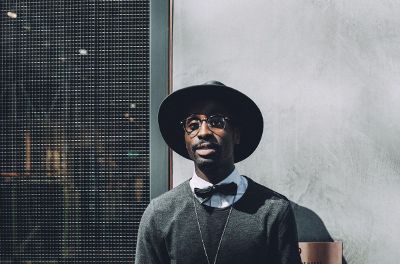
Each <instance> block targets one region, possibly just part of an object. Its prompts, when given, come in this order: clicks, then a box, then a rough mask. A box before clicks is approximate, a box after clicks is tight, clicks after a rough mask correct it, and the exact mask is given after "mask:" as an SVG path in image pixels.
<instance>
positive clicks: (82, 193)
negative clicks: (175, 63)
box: [0, 0, 150, 263]
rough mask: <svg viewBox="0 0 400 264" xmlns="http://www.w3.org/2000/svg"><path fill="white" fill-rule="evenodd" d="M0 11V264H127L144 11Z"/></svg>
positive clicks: (142, 166)
mask: <svg viewBox="0 0 400 264" xmlns="http://www.w3.org/2000/svg"><path fill="white" fill-rule="evenodd" d="M0 8H1V25H0V31H1V39H0V42H1V51H0V52H1V53H0V60H1V66H0V74H1V75H0V78H1V80H0V85H1V103H0V107H1V114H0V126H1V131H0V148H1V156H0V159H1V160H0V173H1V177H0V183H1V185H0V188H1V190H0V191H1V192H0V210H1V211H0V212H1V214H0V224H1V231H0V247H1V248H0V251H1V256H0V262H1V263H93V262H95V263H131V262H133V259H134V252H135V244H136V233H137V228H138V223H139V220H140V217H141V215H142V213H143V211H144V209H145V207H146V205H147V204H148V202H149V60H150V58H149V23H150V22H149V20H150V10H149V8H150V7H149V1H139V0H135V1H129V0H85V1H83V0H81V1H77V0H70V1H65V0H51V1H44V0H42V1H40V0H35V1H34V0H31V1H29V0H25V1H24V0H18V1H17V0H13V1H12V0H2V1H1V2H0Z"/></svg>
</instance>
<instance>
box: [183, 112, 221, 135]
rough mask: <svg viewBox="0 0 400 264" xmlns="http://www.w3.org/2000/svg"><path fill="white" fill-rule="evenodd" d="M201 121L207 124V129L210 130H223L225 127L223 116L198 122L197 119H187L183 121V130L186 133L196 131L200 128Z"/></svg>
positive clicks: (211, 117)
mask: <svg viewBox="0 0 400 264" xmlns="http://www.w3.org/2000/svg"><path fill="white" fill-rule="evenodd" d="M203 121H206V122H207V125H208V127H209V128H210V129H211V130H212V129H224V128H225V125H226V121H225V118H224V117H223V116H210V117H209V118H208V119H203V120H200V119H199V118H197V117H189V118H187V119H186V121H185V130H186V132H188V133H192V132H193V131H196V130H198V129H199V128H200V127H201V123H202V122H203Z"/></svg>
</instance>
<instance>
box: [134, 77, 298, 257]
mask: <svg viewBox="0 0 400 264" xmlns="http://www.w3.org/2000/svg"><path fill="white" fill-rule="evenodd" d="M158 122H159V126H160V131H161V134H162V136H163V138H164V139H165V141H166V143H167V144H168V145H169V146H170V147H171V148H172V149H173V150H174V151H176V152H177V153H178V154H180V155H182V156H183V157H185V158H188V159H191V160H192V161H193V162H194V172H193V176H192V178H191V179H190V180H188V181H186V182H184V183H183V184H181V185H179V186H177V187H176V188H174V189H172V190H170V191H168V192H167V193H165V194H163V195H161V196H159V197H158V198H156V199H154V200H152V201H151V202H150V204H149V206H148V208H147V209H146V211H145V213H144V214H143V217H142V220H141V223H140V226H139V234H138V241H137V251H136V264H145V263H146V264H147V263H151V264H153V263H188V264H192V263H193V264H194V263H202V264H203V263H205V264H215V263H221V264H222V263H229V264H232V263H241V264H243V263H249V264H255V263H285V264H297V263H300V262H301V261H300V257H299V251H298V241H297V231H296V223H295V220H294V216H293V212H292V209H291V207H290V203H289V201H288V200H287V199H286V198H285V197H284V196H282V195H280V194H278V193H276V192H274V191H272V190H270V189H268V188H266V187H264V186H261V185H259V184H257V183H255V182H254V181H253V180H251V179H250V178H248V177H246V176H241V175H240V174H239V172H238V171H237V169H236V168H235V165H234V164H235V163H236V162H239V161H242V160H244V159H245V158H247V157H248V156H250V155H251V153H252V152H253V151H254V150H255V149H256V147H257V145H258V143H259V142H260V139H261V135H262V131H263V118H262V115H261V112H260V110H259V108H258V107H257V105H256V104H255V103H254V102H253V101H252V100H251V99H250V98H248V97H247V96H246V95H244V94H242V93H241V92H239V91H237V90H234V89H232V88H230V87H227V86H225V85H224V84H222V83H220V82H216V81H212V82H208V83H206V84H203V85H195V86H190V87H187V88H184V89H181V90H178V91H175V92H174V93H172V94H171V95H169V96H168V97H167V98H166V99H165V100H164V101H163V102H162V104H161V106H160V109H159V115H158ZM260 165H261V164H260ZM260 169H262V167H261V166H260Z"/></svg>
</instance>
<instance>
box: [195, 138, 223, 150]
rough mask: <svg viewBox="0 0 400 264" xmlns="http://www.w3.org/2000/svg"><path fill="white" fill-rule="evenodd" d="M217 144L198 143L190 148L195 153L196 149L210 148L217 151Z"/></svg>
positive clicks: (208, 142)
mask: <svg viewBox="0 0 400 264" xmlns="http://www.w3.org/2000/svg"><path fill="white" fill-rule="evenodd" d="M219 147H220V146H219V144H217V143H215V142H210V141H204V140H202V141H199V142H197V143H196V144H194V145H193V146H192V150H193V151H196V150H197V149H202V148H212V149H216V150H218V149H219Z"/></svg>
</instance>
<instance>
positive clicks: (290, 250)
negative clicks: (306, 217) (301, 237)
mask: <svg viewBox="0 0 400 264" xmlns="http://www.w3.org/2000/svg"><path fill="white" fill-rule="evenodd" d="M278 226H279V230H278V240H279V241H278V252H279V261H278V263H282V264H297V263H301V259H300V252H299V242H298V239H297V227H296V221H295V218H294V213H293V209H292V207H291V206H290V203H288V205H287V207H286V209H285V210H284V212H283V213H282V218H281V219H280V222H279V225H278Z"/></svg>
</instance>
